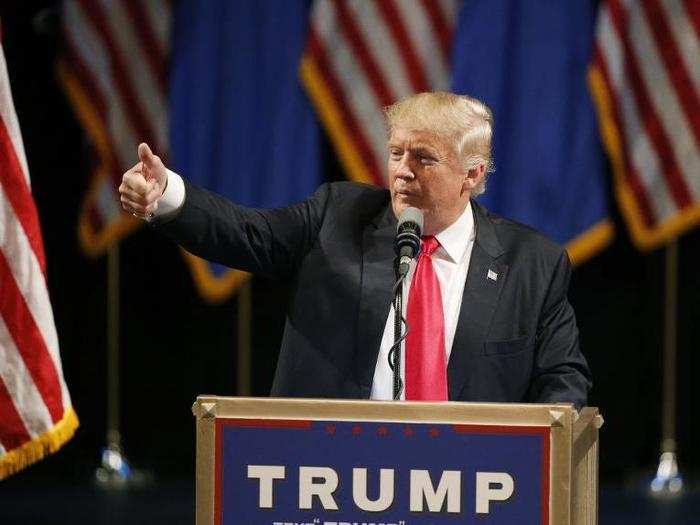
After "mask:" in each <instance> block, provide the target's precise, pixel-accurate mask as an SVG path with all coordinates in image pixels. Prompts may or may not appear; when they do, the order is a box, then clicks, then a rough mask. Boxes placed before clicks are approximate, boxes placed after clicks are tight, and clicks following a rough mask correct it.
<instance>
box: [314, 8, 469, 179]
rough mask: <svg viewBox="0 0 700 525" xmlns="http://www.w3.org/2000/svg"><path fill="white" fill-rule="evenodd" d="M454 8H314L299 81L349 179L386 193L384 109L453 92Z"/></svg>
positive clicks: (455, 13)
mask: <svg viewBox="0 0 700 525" xmlns="http://www.w3.org/2000/svg"><path fill="white" fill-rule="evenodd" d="M457 7H458V1H457V0H377V1H375V0H371V1H367V0H347V1H346V0H316V1H315V2H314V4H313V6H312V13H311V22H310V28H309V40H308V44H307V49H306V52H305V54H304V57H303V59H302V64H301V77H302V81H303V83H304V85H305V87H306V89H307V91H308V92H309V95H310V96H311V99H312V100H313V103H314V105H315V106H316V109H317V112H318V114H319V116H320V119H321V121H322V122H323V124H324V126H325V127H326V129H327V131H328V133H329V135H330V137H331V140H332V141H333V143H334V146H335V148H336V150H337V152H338V155H339V158H340V160H341V162H342V163H343V166H344V168H345V170H346V171H347V173H348V176H349V177H350V178H351V179H354V180H358V181H362V182H373V183H375V184H380V185H385V180H384V177H385V171H386V170H385V169H384V165H385V162H386V155H387V154H386V127H385V124H384V119H383V112H382V110H383V108H384V107H386V106H388V105H390V104H392V103H393V102H395V101H396V100H398V99H401V98H403V97H406V96H408V95H411V94H413V93H418V92H421V91H429V90H437V89H445V88H447V87H449V81H450V69H449V55H450V46H451V42H452V33H453V29H454V25H455V20H456V16H457Z"/></svg>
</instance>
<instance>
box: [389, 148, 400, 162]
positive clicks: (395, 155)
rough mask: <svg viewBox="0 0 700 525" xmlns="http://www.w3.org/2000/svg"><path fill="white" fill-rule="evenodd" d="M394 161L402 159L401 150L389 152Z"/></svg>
mask: <svg viewBox="0 0 700 525" xmlns="http://www.w3.org/2000/svg"><path fill="white" fill-rule="evenodd" d="M389 155H391V158H392V159H393V160H399V159H400V158H401V152H400V151H399V150H392V151H390V152H389Z"/></svg>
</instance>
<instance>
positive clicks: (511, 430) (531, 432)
mask: <svg viewBox="0 0 700 525" xmlns="http://www.w3.org/2000/svg"><path fill="white" fill-rule="evenodd" d="M452 430H453V432H454V433H455V434H512V435H518V436H539V435H545V434H548V433H549V427H538V426H521V425H508V426H503V425H468V424H465V425H462V424H455V425H452Z"/></svg>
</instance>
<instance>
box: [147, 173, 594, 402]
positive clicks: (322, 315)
mask: <svg viewBox="0 0 700 525" xmlns="http://www.w3.org/2000/svg"><path fill="white" fill-rule="evenodd" d="M472 207H473V210H474V219H475V225H476V240H475V243H474V248H473V251H472V255H471V261H470V266H469V271H468V276H467V283H466V286H465V289H464V295H463V299H462V306H461V310H460V313H459V322H458V325H457V331H456V334H455V338H454V344H453V347H452V353H451V355H450V360H449V364H448V381H449V398H450V399H451V400H461V401H501V402H505V401H512V402H518V401H526V402H560V401H561V402H566V401H568V402H573V403H575V404H576V405H577V406H582V405H584V404H585V402H586V397H587V393H588V389H589V388H590V379H589V378H590V374H589V370H588V367H587V365H586V360H585V358H584V357H583V355H582V354H581V351H580V349H579V336H578V330H577V328H576V319H575V317H574V312H573V309H572V308H571V305H570V304H569V302H568V301H567V298H566V294H567V289H568V284H569V275H570V265H569V259H568V257H567V255H566V252H565V251H564V250H563V249H562V248H561V247H559V246H557V245H555V244H554V243H552V242H551V241H549V240H547V239H546V238H545V237H543V236H542V235H540V234H539V233H537V232H536V231H534V230H532V229H530V228H528V227H525V226H522V225H520V224H516V223H514V222H512V221H509V220H506V219H503V218H501V217H498V216H496V215H493V214H491V213H489V212H488V211H487V210H486V209H484V208H483V207H482V206H480V205H479V204H478V203H476V202H474V201H472ZM154 226H155V228H156V229H158V230H159V231H161V232H162V233H164V234H165V235H166V236H168V237H169V238H171V239H172V240H174V241H175V242H177V243H179V244H181V245H182V246H184V247H185V248H186V249H187V250H188V251H190V252H192V253H194V254H196V255H199V256H200V257H203V258H205V259H209V260H211V261H216V262H219V263H222V264H225V265H228V266H231V267H234V268H239V269H242V270H247V271H249V272H254V273H261V274H265V275H268V276H271V277H275V278H290V279H292V280H293V281H294V286H293V296H292V300H291V303H290V305H289V309H288V316H287V321H286V326H285V330H284V337H283V340H282V346H281V350H280V356H279V362H278V366H277V372H276V375H275V380H274V384H273V387H272V395H275V396H293V397H326V398H368V397H369V395H370V392H371V386H372V379H373V374H374V369H375V364H376V361H377V355H378V351H379V345H380V341H381V337H382V333H383V330H384V325H385V323H386V320H387V315H388V312H389V305H390V303H391V299H392V297H391V289H392V285H393V283H394V270H393V268H394V266H393V260H394V252H393V238H394V234H395V228H396V218H395V217H394V214H393V212H392V210H391V205H390V196H389V192H388V191H387V190H385V189H381V188H377V187H373V186H366V185H360V184H356V183H351V182H341V183H333V184H325V185H323V186H321V187H320V188H319V189H318V190H317V191H316V193H315V194H314V195H313V196H312V197H310V198H309V199H308V200H306V201H304V202H302V203H301V204H298V205H295V206H290V207H287V208H281V209H273V210H256V209H250V208H245V207H242V206H238V205H235V204H232V203H231V202H229V201H227V200H226V199H223V198H222V197H219V196H217V195H215V194H213V193H210V192H208V191H206V190H203V189H201V188H197V187H195V186H193V185H190V184H188V183H186V199H185V203H184V205H183V207H182V209H181V210H180V212H179V213H178V214H177V216H176V217H175V218H174V219H172V220H170V221H168V222H163V223H159V222H157V221H156V222H155V223H154ZM465 242H466V239H465ZM489 270H492V271H493V272H495V273H496V274H497V279H496V280H495V281H494V280H493V279H490V278H488V277H487V274H488V271H489Z"/></svg>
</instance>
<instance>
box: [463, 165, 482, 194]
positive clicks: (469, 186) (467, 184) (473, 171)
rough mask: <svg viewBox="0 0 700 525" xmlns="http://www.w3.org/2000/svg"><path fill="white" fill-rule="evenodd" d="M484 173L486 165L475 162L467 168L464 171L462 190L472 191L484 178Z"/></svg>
mask: <svg viewBox="0 0 700 525" xmlns="http://www.w3.org/2000/svg"><path fill="white" fill-rule="evenodd" d="M484 175H486V165H485V164H477V165H476V166H474V167H473V168H469V169H468V170H467V171H465V172H464V181H463V182H462V192H465V191H468V192H469V193H473V192H474V189H475V188H476V187H477V186H478V185H479V183H480V182H481V181H482V180H484Z"/></svg>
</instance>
